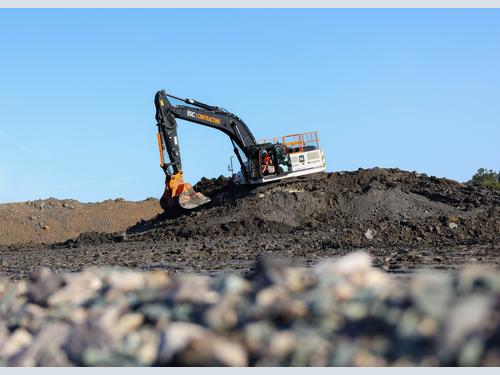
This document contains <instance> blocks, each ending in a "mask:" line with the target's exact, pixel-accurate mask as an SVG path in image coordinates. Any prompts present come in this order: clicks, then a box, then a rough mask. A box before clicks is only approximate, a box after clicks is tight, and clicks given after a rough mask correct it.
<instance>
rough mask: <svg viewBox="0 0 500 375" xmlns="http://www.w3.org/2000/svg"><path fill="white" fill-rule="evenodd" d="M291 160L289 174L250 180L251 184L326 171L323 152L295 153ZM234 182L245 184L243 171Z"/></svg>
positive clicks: (291, 155) (235, 177)
mask: <svg viewBox="0 0 500 375" xmlns="http://www.w3.org/2000/svg"><path fill="white" fill-rule="evenodd" d="M290 160H291V162H292V169H291V171H290V172H289V173H288V174H286V175H281V176H277V175H271V176H264V177H262V178H257V179H253V180H250V181H249V183H250V184H252V185H255V184H262V183H264V182H271V181H277V180H282V179H285V178H290V177H298V176H304V175H307V174H311V173H317V172H323V171H325V170H326V163H325V156H324V154H323V150H312V151H305V152H297V153H293V154H290ZM234 182H235V183H236V184H244V183H245V178H244V176H243V173H242V172H241V171H240V172H238V173H237V174H236V175H235V176H234Z"/></svg>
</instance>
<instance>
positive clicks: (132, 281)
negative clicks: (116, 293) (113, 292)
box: [106, 271, 145, 292]
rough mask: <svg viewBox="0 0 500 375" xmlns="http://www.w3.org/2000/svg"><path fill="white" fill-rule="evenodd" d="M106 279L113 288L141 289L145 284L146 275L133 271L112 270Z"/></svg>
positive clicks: (125, 290)
mask: <svg viewBox="0 0 500 375" xmlns="http://www.w3.org/2000/svg"><path fill="white" fill-rule="evenodd" d="M106 281H107V283H108V284H109V285H110V287H111V288H114V289H118V290H120V291H122V292H128V291H131V290H134V289H141V288H142V287H144V285H145V279H144V275H143V274H142V273H138V272H132V271H120V272H112V273H110V274H109V276H108V278H107V280H106Z"/></svg>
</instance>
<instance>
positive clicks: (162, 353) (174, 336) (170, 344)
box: [158, 322, 208, 365]
mask: <svg viewBox="0 0 500 375" xmlns="http://www.w3.org/2000/svg"><path fill="white" fill-rule="evenodd" d="M207 334H208V331H207V330H206V329H205V328H203V327H201V326H199V325H197V324H192V323H181V322H177V323H172V324H171V325H170V326H169V327H168V328H167V329H166V330H165V331H164V332H163V333H162V335H161V339H160V348H159V353H158V362H159V364H160V365H168V364H170V362H171V361H172V359H173V358H174V356H175V355H176V354H178V353H179V352H181V351H183V350H184V349H185V348H186V347H188V345H190V344H192V343H193V342H194V341H200V340H203V339H204V337H205V336H206V335H207Z"/></svg>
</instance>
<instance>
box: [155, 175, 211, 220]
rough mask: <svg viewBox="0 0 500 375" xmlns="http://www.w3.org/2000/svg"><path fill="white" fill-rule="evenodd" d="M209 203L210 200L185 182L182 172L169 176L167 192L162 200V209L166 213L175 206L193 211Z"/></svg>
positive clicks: (166, 185)
mask: <svg viewBox="0 0 500 375" xmlns="http://www.w3.org/2000/svg"><path fill="white" fill-rule="evenodd" d="M208 202H210V198H208V197H206V196H204V195H203V194H202V193H199V192H197V191H196V190H194V189H193V187H192V186H191V184H190V183H188V182H184V179H183V177H182V172H179V173H176V174H174V175H172V176H167V179H166V180H165V192H164V193H163V196H162V197H161V199H160V205H161V208H163V209H164V210H165V211H166V210H168V209H169V208H172V207H175V206H180V207H182V208H184V209H186V210H192V209H193V208H196V207H198V206H201V205H203V204H206V203H208Z"/></svg>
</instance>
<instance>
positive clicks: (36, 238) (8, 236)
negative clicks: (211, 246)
mask: <svg viewBox="0 0 500 375" xmlns="http://www.w3.org/2000/svg"><path fill="white" fill-rule="evenodd" d="M160 211H161V209H160V205H159V203H158V200H157V199H151V198H150V199H147V200H144V201H141V202H128V201H125V200H123V199H121V198H118V199H115V200H106V201H104V202H99V203H80V202H78V201H76V200H73V199H64V200H59V199H54V198H49V199H40V200H35V201H31V202H22V203H6V204H0V228H2V230H1V231H0V245H10V244H27V243H32V244H40V243H53V242H61V241H65V240H67V239H70V238H74V237H76V236H78V235H79V234H81V233H85V232H92V231H98V232H106V233H113V232H117V231H124V230H126V229H127V228H128V227H130V226H131V225H134V224H135V223H137V222H138V221H141V220H149V219H151V218H153V217H154V216H155V215H157V214H159V213H160Z"/></svg>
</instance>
